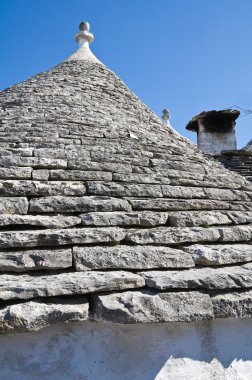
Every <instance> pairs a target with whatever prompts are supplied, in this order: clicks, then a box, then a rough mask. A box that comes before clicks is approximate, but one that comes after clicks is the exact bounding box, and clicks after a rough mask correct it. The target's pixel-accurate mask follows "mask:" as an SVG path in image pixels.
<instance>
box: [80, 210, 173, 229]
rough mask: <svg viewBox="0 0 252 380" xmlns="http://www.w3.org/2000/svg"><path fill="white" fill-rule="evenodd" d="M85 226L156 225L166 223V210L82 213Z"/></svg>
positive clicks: (81, 216)
mask: <svg viewBox="0 0 252 380" xmlns="http://www.w3.org/2000/svg"><path fill="white" fill-rule="evenodd" d="M79 217H80V218H81V221H82V224H83V225H85V226H145V227H154V226H158V225H162V224H166V222H167V219H168V214H167V213H166V212H155V211H142V212H116V211H115V212H88V213H85V214H80V215H79Z"/></svg>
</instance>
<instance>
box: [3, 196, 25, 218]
mask: <svg viewBox="0 0 252 380" xmlns="http://www.w3.org/2000/svg"><path fill="white" fill-rule="evenodd" d="M27 212H28V200H27V198H25V197H20V198H9V197H6V198H1V200H0V214H21V215H22V214H27Z"/></svg>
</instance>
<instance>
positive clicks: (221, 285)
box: [140, 264, 252, 290]
mask: <svg viewBox="0 0 252 380" xmlns="http://www.w3.org/2000/svg"><path fill="white" fill-rule="evenodd" d="M140 275H141V276H143V277H144V278H145V280H146V284H147V285H148V286H149V287H150V288H157V289H160V290H167V289H207V290H216V289H220V290H224V289H232V288H233V289H242V288H250V287H251V286H252V268H251V264H247V266H246V265H243V266H241V267H239V266H233V267H223V268H217V269H213V268H197V269H188V270H184V271H165V272H163V271H152V272H141V273H140Z"/></svg>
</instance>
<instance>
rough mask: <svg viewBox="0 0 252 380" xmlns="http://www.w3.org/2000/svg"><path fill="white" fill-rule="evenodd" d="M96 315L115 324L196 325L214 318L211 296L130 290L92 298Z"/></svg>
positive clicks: (194, 293) (99, 318) (98, 318)
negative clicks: (198, 322) (189, 323)
mask: <svg viewBox="0 0 252 380" xmlns="http://www.w3.org/2000/svg"><path fill="white" fill-rule="evenodd" d="M92 316H93V318H94V319H96V320H102V321H108V322H113V323H160V322H195V321H200V320H204V319H213V306H212V302H211V299H210V297H209V295H208V294H202V293H200V292H197V291H196V292H176V293H172V292H171V293H156V294H155V293H150V292H149V293H148V292H147V291H126V292H123V293H113V294H108V295H102V294H98V295H93V296H92Z"/></svg>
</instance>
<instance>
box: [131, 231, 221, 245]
mask: <svg viewBox="0 0 252 380" xmlns="http://www.w3.org/2000/svg"><path fill="white" fill-rule="evenodd" d="M219 238H220V233H219V231H218V229H217V228H202V227H192V228H189V227H184V228H183V227H157V228H152V229H132V230H129V231H128V233H127V236H126V240H127V241H130V242H132V243H135V244H181V243H192V242H214V241H217V240H218V239H219Z"/></svg>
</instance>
